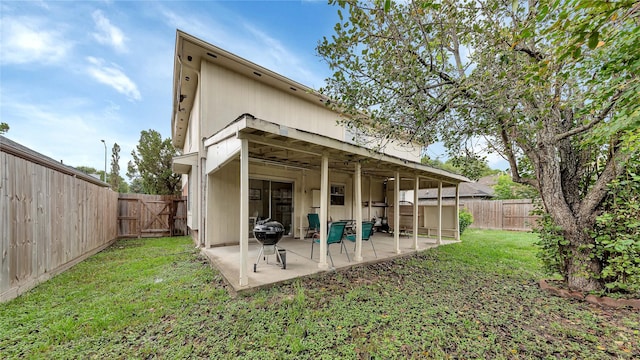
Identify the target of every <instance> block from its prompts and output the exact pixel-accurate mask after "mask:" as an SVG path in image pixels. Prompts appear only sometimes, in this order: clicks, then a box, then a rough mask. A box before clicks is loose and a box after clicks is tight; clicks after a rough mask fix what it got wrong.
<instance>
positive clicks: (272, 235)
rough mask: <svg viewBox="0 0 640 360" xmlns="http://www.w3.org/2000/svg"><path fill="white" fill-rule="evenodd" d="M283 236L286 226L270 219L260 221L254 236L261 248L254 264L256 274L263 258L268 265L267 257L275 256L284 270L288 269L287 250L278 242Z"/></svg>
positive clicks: (255, 227)
mask: <svg viewBox="0 0 640 360" xmlns="http://www.w3.org/2000/svg"><path fill="white" fill-rule="evenodd" d="M283 235H284V226H283V225H282V224H281V223H279V222H277V221H272V220H270V219H266V220H262V221H258V223H257V224H256V226H254V228H253V236H254V237H255V238H256V240H257V241H258V242H259V243H260V245H261V246H260V252H259V253H258V257H257V258H256V262H255V263H254V264H253V272H256V269H257V267H258V263H259V262H260V258H261V257H262V258H263V259H264V260H265V261H266V262H267V263H268V261H267V256H268V255H274V254H275V255H276V260H277V261H278V262H279V263H280V265H281V266H282V269H286V268H287V260H286V250H285V249H282V248H279V247H278V242H279V241H280V240H281V239H282V236H283Z"/></svg>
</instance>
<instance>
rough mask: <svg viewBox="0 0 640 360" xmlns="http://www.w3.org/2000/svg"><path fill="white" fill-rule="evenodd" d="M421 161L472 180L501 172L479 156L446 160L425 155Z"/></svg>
mask: <svg viewBox="0 0 640 360" xmlns="http://www.w3.org/2000/svg"><path fill="white" fill-rule="evenodd" d="M421 163H422V164H424V165H427V166H431V167H434V168H438V169H442V170H446V171H449V172H452V173H456V174H460V175H464V176H466V177H468V178H469V179H471V180H478V179H480V178H481V177H484V176H488V175H494V174H498V173H500V170H496V169H492V168H490V167H489V165H488V164H487V161H486V159H485V158H483V157H479V156H471V157H465V156H456V157H453V158H449V159H447V160H446V161H445V162H442V161H440V160H439V159H431V158H429V157H428V156H424V157H423V158H422V159H421Z"/></svg>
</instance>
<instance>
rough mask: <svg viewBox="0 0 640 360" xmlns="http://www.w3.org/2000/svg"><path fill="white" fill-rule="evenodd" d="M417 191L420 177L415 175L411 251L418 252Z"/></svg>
mask: <svg viewBox="0 0 640 360" xmlns="http://www.w3.org/2000/svg"><path fill="white" fill-rule="evenodd" d="M418 190H420V177H419V176H418V175H416V179H415V186H414V188H413V249H414V250H418Z"/></svg>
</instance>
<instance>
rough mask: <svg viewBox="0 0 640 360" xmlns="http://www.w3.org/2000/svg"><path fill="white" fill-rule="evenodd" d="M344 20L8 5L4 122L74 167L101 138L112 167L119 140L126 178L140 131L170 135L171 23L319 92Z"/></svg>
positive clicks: (187, 9)
mask: <svg viewBox="0 0 640 360" xmlns="http://www.w3.org/2000/svg"><path fill="white" fill-rule="evenodd" d="M337 21H338V16H337V9H336V8H335V7H333V6H330V5H328V4H327V2H326V1H308V0H307V1H301V0H291V1H191V2H184V1H53V2H48V1H5V0H2V1H1V2H0V24H1V25H0V27H1V34H0V35H1V36H0V55H1V56H0V121H2V122H6V123H8V124H9V126H10V130H9V132H8V133H7V134H6V135H5V136H7V137H8V138H10V139H12V140H14V141H16V142H18V143H20V144H22V145H24V146H27V147H29V148H31V149H33V150H35V151H38V152H40V153H42V154H44V155H46V156H49V157H52V158H53V159H56V160H62V161H63V162H64V163H65V164H67V165H71V166H91V167H94V168H96V169H98V170H101V169H103V168H104V152H105V150H104V145H103V144H102V142H101V141H100V140H102V139H104V140H105V141H106V143H107V156H108V159H107V161H108V164H107V166H108V167H109V166H110V165H109V164H110V161H111V146H112V145H113V143H115V142H117V143H118V144H119V145H120V147H121V148H122V150H121V152H120V156H121V161H120V167H121V174H120V175H121V176H123V177H125V178H126V176H125V173H126V166H127V162H128V161H129V160H130V159H131V155H130V154H131V151H132V150H133V149H134V148H135V146H136V145H137V143H138V140H139V138H140V131H142V130H148V129H154V130H157V131H159V132H160V133H161V134H162V136H163V137H164V138H167V137H169V136H170V135H171V133H170V124H171V91H172V74H173V55H174V45H175V35H176V29H180V30H183V31H185V32H187V33H189V34H191V35H194V36H196V37H199V38H201V39H203V40H205V41H207V42H209V43H212V44H214V45H216V46H219V47H221V48H223V49H225V50H228V51H230V52H232V53H234V54H237V55H239V56H241V57H244V58H246V59H248V60H250V61H253V62H255V63H257V64H259V65H261V66H264V67H266V68H268V69H270V70H273V71H275V72H278V73H280V74H282V75H284V76H286V77H288V78H290V79H292V80H295V81H297V82H300V83H302V84H304V85H307V86H310V87H313V88H316V89H317V88H319V87H321V86H322V85H323V83H324V79H325V78H326V77H328V76H329V75H330V72H329V69H328V66H327V65H326V63H324V62H323V61H322V60H321V59H320V58H319V57H318V56H317V55H316V51H315V48H316V45H317V43H318V41H320V40H321V39H322V37H323V36H327V37H329V36H331V34H332V33H333V26H334V24H335V23H336V22H337ZM265 49H266V50H265ZM429 154H430V155H431V156H433V155H434V154H435V153H434V152H433V151H432V152H430V153H429Z"/></svg>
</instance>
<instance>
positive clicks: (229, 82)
mask: <svg viewBox="0 0 640 360" xmlns="http://www.w3.org/2000/svg"><path fill="white" fill-rule="evenodd" d="M201 78H202V82H201V87H200V89H202V96H201V98H202V99H203V101H202V107H201V108H202V121H203V129H202V131H203V137H210V136H212V135H214V134H216V133H217V132H218V131H220V130H221V129H223V128H224V127H226V126H227V125H228V124H229V123H230V122H231V121H233V120H235V119H236V118H237V117H238V116H240V115H242V114H244V113H249V114H251V115H253V116H255V117H257V118H259V119H265V120H267V121H271V122H274V123H278V124H280V125H283V126H286V127H291V128H294V129H299V130H304V131H307V132H310V133H314V134H319V135H323V136H327V137H330V138H333V139H338V140H341V141H344V140H346V138H347V137H349V136H347V132H346V131H345V127H344V125H340V124H338V123H337V121H338V120H339V119H340V118H341V116H340V115H339V114H338V113H337V112H335V111H332V110H330V109H329V108H327V107H326V106H325V105H324V104H323V103H321V102H319V101H318V104H315V103H311V102H309V101H307V100H304V99H302V98H299V97H296V96H292V94H290V93H287V92H284V91H282V90H279V89H276V88H273V87H271V86H269V85H267V84H264V83H261V82H259V81H257V80H256V79H251V78H248V77H246V76H244V75H241V74H238V73H236V72H233V71H232V70H229V69H225V68H222V67H220V66H217V65H215V64H213V63H210V62H208V61H203V62H202V76H201ZM298 91H303V90H298ZM204 99H206V100H204ZM199 100H200V96H199V97H198V98H197V99H196V101H199ZM193 112H195V113H197V112H198V107H197V106H195V104H194V110H193ZM192 117H194V116H192ZM369 144H371V142H369ZM384 152H385V153H386V154H388V155H393V156H398V157H402V158H405V159H407V160H411V161H417V162H419V161H420V147H419V146H404V145H400V144H395V143H389V144H388V145H387V146H386V147H385V148H384Z"/></svg>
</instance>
